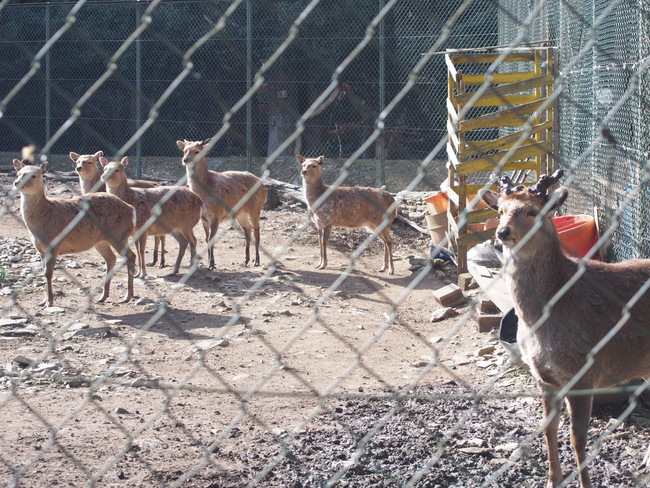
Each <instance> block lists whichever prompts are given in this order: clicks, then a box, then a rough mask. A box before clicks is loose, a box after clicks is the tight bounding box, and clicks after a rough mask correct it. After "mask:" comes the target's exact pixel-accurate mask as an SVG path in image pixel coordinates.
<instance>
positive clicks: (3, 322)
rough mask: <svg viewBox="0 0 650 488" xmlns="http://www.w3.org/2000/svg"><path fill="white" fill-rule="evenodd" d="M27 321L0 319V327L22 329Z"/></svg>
mask: <svg viewBox="0 0 650 488" xmlns="http://www.w3.org/2000/svg"><path fill="white" fill-rule="evenodd" d="M25 322H27V319H0V327H22V326H23V325H24V324H25Z"/></svg>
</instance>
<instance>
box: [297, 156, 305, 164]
mask: <svg viewBox="0 0 650 488" xmlns="http://www.w3.org/2000/svg"><path fill="white" fill-rule="evenodd" d="M296 159H297V160H298V162H299V163H300V164H302V163H304V162H305V157H304V156H301V155H300V154H298V156H296Z"/></svg>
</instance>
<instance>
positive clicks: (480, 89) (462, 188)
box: [445, 47, 557, 273]
mask: <svg viewBox="0 0 650 488" xmlns="http://www.w3.org/2000/svg"><path fill="white" fill-rule="evenodd" d="M556 53H557V51H556V49H555V48H549V47H543V48H524V49H517V50H516V51H512V50H510V51H508V52H506V51H505V50H504V51H500V50H498V49H489V50H488V49H486V50H481V49H474V50H472V51H471V52H468V51H458V50H449V51H447V52H446V54H445V60H446V63H447V69H448V98H447V112H448V117H447V130H448V133H449V140H448V142H447V155H448V157H449V162H448V167H449V178H448V181H447V183H446V184H447V188H446V190H447V193H448V196H449V210H448V217H449V227H450V231H451V232H452V233H453V235H455V236H456V244H457V247H458V272H459V273H464V272H466V271H467V250H468V249H469V248H470V247H472V246H474V245H476V244H479V243H481V242H483V241H485V240H487V239H489V238H491V237H492V236H493V235H494V229H487V230H482V229H481V227H482V223H484V222H485V221H486V220H487V219H488V218H490V217H494V216H496V213H495V212H494V211H493V210H491V209H489V208H486V207H485V206H483V205H482V202H481V201H480V198H479V197H478V196H477V195H478V193H479V191H480V190H481V189H482V188H483V187H484V186H485V184H486V183H487V182H488V181H490V177H491V175H493V174H500V173H504V172H505V173H506V174H508V175H510V176H511V177H512V178H513V180H514V181H515V182H517V183H521V184H527V183H530V184H532V183H534V182H535V181H537V179H538V178H539V176H540V175H541V174H549V173H551V171H552V169H553V168H552V166H553V161H554V160H556V158H555V157H554V156H555V155H557V137H554V134H556V133H557V127H556V124H557V115H556V114H557V101H556V100H555V99H554V97H552V94H553V82H554V80H555V66H556V65H557V62H556ZM485 134H489V135H492V136H495V137H494V138H485Z"/></svg>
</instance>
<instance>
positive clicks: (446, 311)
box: [429, 307, 458, 322]
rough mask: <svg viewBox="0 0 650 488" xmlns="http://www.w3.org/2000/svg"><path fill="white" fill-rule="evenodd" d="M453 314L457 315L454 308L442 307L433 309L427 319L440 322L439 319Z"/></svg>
mask: <svg viewBox="0 0 650 488" xmlns="http://www.w3.org/2000/svg"><path fill="white" fill-rule="evenodd" d="M454 315H458V312H457V311H456V310H454V309H453V308H451V307H444V308H439V309H437V310H434V311H433V313H432V314H431V318H430V319H429V320H430V321H431V322H440V321H441V320H445V319H448V318H449V317H453V316H454Z"/></svg>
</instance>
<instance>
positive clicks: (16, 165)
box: [14, 159, 25, 171]
mask: <svg viewBox="0 0 650 488" xmlns="http://www.w3.org/2000/svg"><path fill="white" fill-rule="evenodd" d="M24 167H25V165H24V164H23V162H22V161H21V160H20V159H14V169H15V170H16V171H20V170H21V169H23V168H24Z"/></svg>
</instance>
